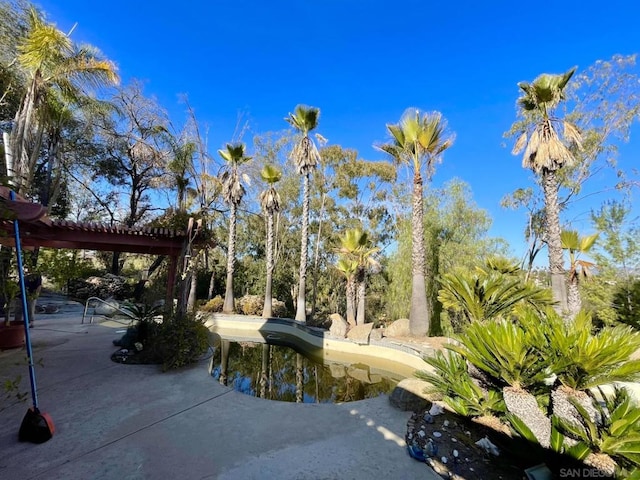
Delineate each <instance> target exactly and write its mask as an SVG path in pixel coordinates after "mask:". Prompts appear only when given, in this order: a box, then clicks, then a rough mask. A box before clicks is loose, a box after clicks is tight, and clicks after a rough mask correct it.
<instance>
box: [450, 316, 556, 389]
mask: <svg viewBox="0 0 640 480" xmlns="http://www.w3.org/2000/svg"><path fill="white" fill-rule="evenodd" d="M459 341H460V345H447V348H449V349H450V350H453V351H455V352H457V353H459V354H460V355H462V356H463V357H464V358H465V359H466V360H467V361H468V362H469V363H471V364H473V365H474V366H475V367H476V368H478V369H480V370H482V371H483V372H485V373H486V374H488V375H490V376H491V377H492V378H493V379H494V380H495V383H496V385H509V386H512V387H514V388H526V387H528V386H535V385H539V384H542V383H544V381H545V380H546V379H547V378H548V377H549V368H548V367H549V366H548V363H547V361H546V358H544V356H543V355H541V352H543V351H544V345H545V339H544V332H543V330H542V328H541V327H540V322H539V317H538V316H537V315H536V313H535V311H533V310H527V311H525V312H524V313H523V314H521V315H520V317H519V321H518V322H510V321H506V320H498V321H494V322H483V323H480V322H476V323H472V324H471V325H469V326H468V327H467V329H466V331H465V332H464V333H462V334H461V335H459ZM541 347H542V348H541Z"/></svg>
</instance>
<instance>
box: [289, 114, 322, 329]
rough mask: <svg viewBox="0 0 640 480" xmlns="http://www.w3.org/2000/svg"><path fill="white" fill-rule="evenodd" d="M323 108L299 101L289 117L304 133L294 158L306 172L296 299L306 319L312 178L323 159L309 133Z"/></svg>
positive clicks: (300, 317) (298, 315)
mask: <svg viewBox="0 0 640 480" xmlns="http://www.w3.org/2000/svg"><path fill="white" fill-rule="evenodd" d="M319 117H320V110H319V109H318V108H315V107H307V106H304V105H298V106H297V107H296V108H295V113H290V114H289V116H288V117H287V118H285V120H286V121H287V122H289V123H290V124H291V126H293V128H295V129H296V131H297V132H299V134H300V135H301V138H300V140H299V141H298V142H297V143H296V144H295V145H294V147H293V149H292V150H291V159H292V160H293V161H294V163H295V165H296V167H297V169H298V173H299V174H300V175H301V176H302V230H301V234H300V235H301V241H300V273H299V282H298V295H297V302H296V320H298V321H299V322H306V320H307V304H306V289H307V286H306V282H307V257H308V255H309V252H308V250H309V247H308V245H309V201H310V191H309V180H310V175H311V172H313V170H314V169H315V168H316V165H318V162H319V161H320V153H319V152H318V147H317V146H316V144H315V142H314V141H313V139H312V138H311V137H310V136H309V133H310V132H311V131H312V130H314V129H315V128H316V127H317V126H318V118H319Z"/></svg>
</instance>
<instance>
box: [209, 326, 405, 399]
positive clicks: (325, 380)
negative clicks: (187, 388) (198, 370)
mask: <svg viewBox="0 0 640 480" xmlns="http://www.w3.org/2000/svg"><path fill="white" fill-rule="evenodd" d="M211 365H212V369H211V375H212V376H213V378H215V379H216V380H217V381H219V382H220V383H222V384H223V385H227V386H230V387H233V389H234V390H236V391H238V392H241V393H244V394H247V395H251V396H254V397H259V398H264V399H267V400H280V401H285V402H298V403H342V402H352V401H356V400H363V399H366V398H373V397H377V396H379V395H381V394H385V393H390V392H391V391H392V390H393V389H394V387H395V386H396V385H397V383H398V382H399V381H400V380H402V378H403V377H402V376H399V375H398V376H394V375H393V374H391V373H388V372H384V373H379V372H378V371H375V370H373V369H372V368H370V367H369V366H368V365H365V364H363V363H353V364H346V363H334V362H332V363H325V362H324V361H323V360H322V359H320V358H315V357H314V356H313V355H311V354H303V353H299V352H298V351H296V350H295V349H294V348H292V347H290V346H285V345H270V344H268V343H258V342H245V341H231V340H225V339H221V341H220V343H219V345H217V346H216V348H215V351H214V355H213V358H212V364H211Z"/></svg>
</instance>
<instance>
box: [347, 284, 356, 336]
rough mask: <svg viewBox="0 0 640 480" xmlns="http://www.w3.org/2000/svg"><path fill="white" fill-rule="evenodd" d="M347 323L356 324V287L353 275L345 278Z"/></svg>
mask: <svg viewBox="0 0 640 480" xmlns="http://www.w3.org/2000/svg"><path fill="white" fill-rule="evenodd" d="M346 294H347V323H348V324H349V325H351V326H353V325H356V309H355V298H356V288H355V282H354V278H353V275H350V276H349V277H348V278H347V291H346Z"/></svg>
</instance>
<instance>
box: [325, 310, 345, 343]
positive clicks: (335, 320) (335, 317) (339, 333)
mask: <svg viewBox="0 0 640 480" xmlns="http://www.w3.org/2000/svg"><path fill="white" fill-rule="evenodd" d="M329 320H331V327H330V328H329V335H331V336H332V337H337V338H344V337H345V336H346V335H347V322H345V321H344V318H342V315H340V314H339V313H332V314H331V315H329Z"/></svg>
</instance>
